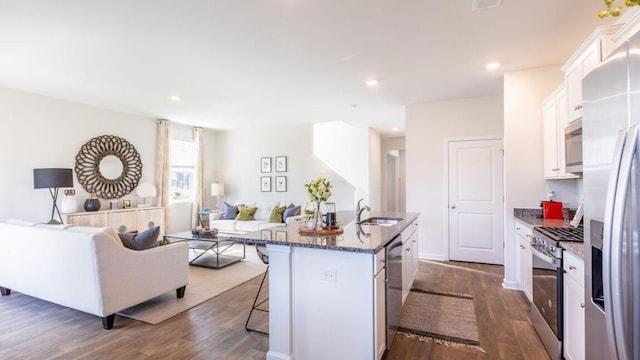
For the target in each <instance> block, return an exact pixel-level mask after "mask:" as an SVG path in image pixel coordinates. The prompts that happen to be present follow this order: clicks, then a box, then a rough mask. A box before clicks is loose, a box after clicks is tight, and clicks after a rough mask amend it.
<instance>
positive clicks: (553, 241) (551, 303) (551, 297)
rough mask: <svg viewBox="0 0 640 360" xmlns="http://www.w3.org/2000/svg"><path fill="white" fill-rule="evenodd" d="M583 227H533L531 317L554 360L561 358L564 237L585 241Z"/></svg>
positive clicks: (569, 239)
mask: <svg viewBox="0 0 640 360" xmlns="http://www.w3.org/2000/svg"><path fill="white" fill-rule="evenodd" d="M583 240H584V239H583V231H582V228H573V227H564V228H554V227H544V226H536V227H534V228H533V236H532V238H531V252H532V253H533V257H532V263H533V305H534V306H532V307H531V321H532V323H533V326H534V327H535V329H536V331H537V332H538V336H540V340H542V343H543V344H544V347H545V348H546V350H547V353H549V356H550V357H551V359H552V360H556V359H562V337H563V334H564V332H563V329H564V326H563V305H564V297H563V286H562V285H563V275H564V272H563V269H562V248H561V247H560V242H561V241H578V242H582V241H583Z"/></svg>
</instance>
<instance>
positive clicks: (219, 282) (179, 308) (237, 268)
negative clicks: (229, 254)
mask: <svg viewBox="0 0 640 360" xmlns="http://www.w3.org/2000/svg"><path fill="white" fill-rule="evenodd" d="M266 269H267V266H266V265H265V264H264V263H262V261H260V260H259V259H258V257H257V255H256V251H255V247H253V246H247V248H246V258H245V259H244V260H243V261H240V262H238V263H235V264H233V265H229V266H227V267H225V268H222V269H209V268H203V267H197V266H189V284H188V285H187V289H186V292H185V295H184V297H183V298H182V299H178V298H177V297H176V292H175V290H173V291H170V292H167V293H166V294H164V295H161V296H159V297H156V298H154V299H151V300H149V301H146V302H143V303H142V304H139V305H136V306H133V307H130V308H128V309H125V310H123V311H120V312H118V315H122V316H126V317H128V318H132V319H135V320H139V321H144V322H146V323H149V324H154V325H155V324H159V323H161V322H163V321H165V320H167V319H169V318H171V317H173V316H175V315H177V314H179V313H181V312H184V311H186V310H189V309H190V308H192V307H194V306H196V305H199V304H201V303H203V302H205V301H207V300H209V299H211V298H214V297H216V296H217V295H220V294H222V293H224V292H225V291H228V290H231V289H232V288H234V287H236V286H238V285H240V284H243V283H245V282H247V281H249V280H251V279H253V278H254V277H256V276H259V275H262V274H264V272H265V271H266Z"/></svg>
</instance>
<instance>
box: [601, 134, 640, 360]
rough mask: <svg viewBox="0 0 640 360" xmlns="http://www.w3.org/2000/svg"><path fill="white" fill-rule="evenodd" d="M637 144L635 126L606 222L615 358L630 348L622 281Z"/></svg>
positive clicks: (610, 326)
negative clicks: (631, 183)
mask: <svg viewBox="0 0 640 360" xmlns="http://www.w3.org/2000/svg"><path fill="white" fill-rule="evenodd" d="M637 145H638V126H637V125H635V126H632V127H630V128H629V129H628V131H627V139H626V142H625V145H624V150H623V152H622V158H621V160H620V164H619V167H618V168H619V173H618V177H617V185H616V190H615V197H614V204H613V216H612V222H611V225H610V226H606V225H605V231H606V229H610V233H609V234H608V236H607V235H605V238H606V241H607V244H606V245H605V244H603V248H604V249H603V250H604V251H605V253H604V260H605V261H607V263H606V264H605V266H603V268H604V269H603V270H604V271H605V277H604V279H603V280H604V290H605V291H609V292H610V293H609V294H608V295H609V296H606V297H605V319H606V322H607V333H608V337H609V344H610V345H611V351H612V352H613V354H612V355H613V358H614V359H629V354H628V351H627V350H628V347H627V344H626V343H625V342H626V341H627V340H626V336H625V329H626V322H627V319H626V318H625V316H624V306H625V304H624V301H625V297H624V288H623V283H622V281H623V278H622V271H623V267H622V265H623V264H622V262H623V254H622V251H623V243H622V241H623V236H624V230H625V228H624V225H625V211H626V207H627V194H628V189H629V184H630V182H631V176H632V169H633V166H632V165H633V160H634V158H635V156H636V147H637ZM612 177H613V175H612ZM609 185H611V184H609ZM604 240H605V239H603V241H604ZM607 245H608V246H607ZM607 250H608V252H607ZM607 304H608V306H607Z"/></svg>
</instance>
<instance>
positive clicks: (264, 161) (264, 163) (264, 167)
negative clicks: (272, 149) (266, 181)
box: [260, 157, 271, 173]
mask: <svg viewBox="0 0 640 360" xmlns="http://www.w3.org/2000/svg"><path fill="white" fill-rule="evenodd" d="M260 172H263V173H270V172H271V158H270V157H263V158H260Z"/></svg>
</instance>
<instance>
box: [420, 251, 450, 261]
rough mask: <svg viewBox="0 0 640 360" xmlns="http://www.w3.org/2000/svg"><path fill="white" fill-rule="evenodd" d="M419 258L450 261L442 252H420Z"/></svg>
mask: <svg viewBox="0 0 640 360" xmlns="http://www.w3.org/2000/svg"><path fill="white" fill-rule="evenodd" d="M418 258H419V259H422V260H435V261H448V260H449V259H447V257H446V256H444V255H442V254H430V253H419V254H418Z"/></svg>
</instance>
